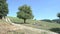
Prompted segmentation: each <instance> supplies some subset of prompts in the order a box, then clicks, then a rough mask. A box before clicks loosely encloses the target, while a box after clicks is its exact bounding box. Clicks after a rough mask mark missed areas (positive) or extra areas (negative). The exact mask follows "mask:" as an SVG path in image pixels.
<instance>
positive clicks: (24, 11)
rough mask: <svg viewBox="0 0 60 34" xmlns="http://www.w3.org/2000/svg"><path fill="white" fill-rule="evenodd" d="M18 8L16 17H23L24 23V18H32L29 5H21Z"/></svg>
mask: <svg viewBox="0 0 60 34" xmlns="http://www.w3.org/2000/svg"><path fill="white" fill-rule="evenodd" d="M18 9H19V12H17V17H18V18H21V19H23V20H24V23H26V19H32V18H33V15H32V10H31V7H30V6H27V5H23V6H20V7H19V8H18Z"/></svg>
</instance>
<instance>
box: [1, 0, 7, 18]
mask: <svg viewBox="0 0 60 34" xmlns="http://www.w3.org/2000/svg"><path fill="white" fill-rule="evenodd" d="M7 14H8V4H7V3H6V0H0V18H2V17H5V16H7Z"/></svg>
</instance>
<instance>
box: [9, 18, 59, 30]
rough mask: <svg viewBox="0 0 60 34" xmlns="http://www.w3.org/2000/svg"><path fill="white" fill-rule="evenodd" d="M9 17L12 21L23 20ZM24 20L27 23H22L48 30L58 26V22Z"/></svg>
mask: <svg viewBox="0 0 60 34" xmlns="http://www.w3.org/2000/svg"><path fill="white" fill-rule="evenodd" d="M9 18H10V19H11V20H12V22H16V23H23V20H22V19H18V18H17V17H9ZM26 22H27V23H29V24H24V25H27V26H31V27H35V28H39V29H46V30H49V29H52V28H60V24H58V23H49V22H44V21H36V20H27V21H26Z"/></svg>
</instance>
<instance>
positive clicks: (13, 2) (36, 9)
mask: <svg viewBox="0 0 60 34" xmlns="http://www.w3.org/2000/svg"><path fill="white" fill-rule="evenodd" d="M7 3H8V9H9V14H8V16H13V17H16V16H17V14H16V13H17V12H18V11H19V10H18V7H19V6H22V5H24V4H27V5H28V6H31V8H32V13H33V15H34V19H37V20H41V19H57V13H59V12H60V0H7Z"/></svg>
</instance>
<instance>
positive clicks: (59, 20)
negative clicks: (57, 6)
mask: <svg viewBox="0 0 60 34" xmlns="http://www.w3.org/2000/svg"><path fill="white" fill-rule="evenodd" d="M57 17H59V19H58V21H57V23H60V13H58V14H57Z"/></svg>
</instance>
